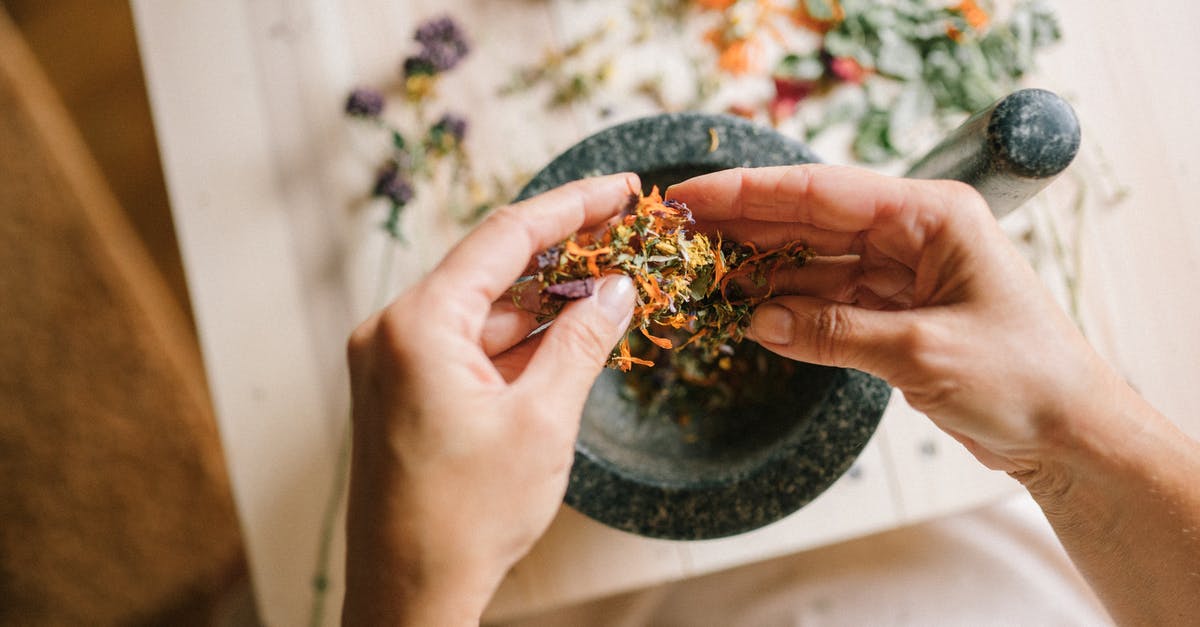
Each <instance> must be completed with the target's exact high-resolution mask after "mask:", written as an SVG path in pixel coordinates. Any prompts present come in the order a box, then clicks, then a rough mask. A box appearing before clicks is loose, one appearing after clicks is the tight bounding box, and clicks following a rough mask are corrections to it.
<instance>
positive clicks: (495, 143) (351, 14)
mask: <svg viewBox="0 0 1200 627" xmlns="http://www.w3.org/2000/svg"><path fill="white" fill-rule="evenodd" d="M605 6H606V5H605V3H596V2H591V3H580V2H575V1H573V0H553V1H547V2H544V3H541V2H487V1H483V0H477V1H472V0H454V1H452V2H450V1H447V2H435V1H433V0H413V1H409V2H403V1H398V0H391V1H383V0H362V1H358V2H350V1H347V2H320V1H318V0H305V1H285V0H260V1H257V2H247V1H238V0H176V1H174V2H156V1H154V0H133V7H134V10H135V15H136V19H137V24H138V34H139V39H140V43H141V52H142V57H143V62H144V64H145V67H146V73H147V79H148V85H149V90H150V96H151V102H152V105H153V109H154V114H155V124H156V127H157V132H158V137H159V142H160V147H161V151H162V157H163V163H164V168H165V170H166V177H167V182H168V185H169V188H170V197H171V204H172V207H173V211H174V217H175V223H176V227H177V229H178V231H179V233H178V236H179V241H180V245H181V248H182V254H183V258H184V262H185V265H186V268H187V274H188V280H189V285H190V289H191V295H192V302H193V303H194V306H195V314H196V320H197V324H198V325H199V330H200V339H201V344H202V348H203V352H204V356H205V361H206V365H207V373H208V378H209V385H210V389H211V391H212V394H213V397H214V402H215V406H216V409H217V415H218V419H219V421H220V427H221V432H222V438H223V442H224V446H225V453H226V456H227V459H228V463H229V470H230V474H231V477H232V480H233V485H234V492H235V497H236V500H237V505H238V508H239V511H240V514H241V520H242V525H243V529H244V532H245V539H246V544H247V548H248V551H249V562H250V570H251V575H252V579H253V582H254V585H255V588H256V594H257V599H258V603H259V611H260V615H261V616H262V617H263V619H264V620H265V621H266V622H267V623H268V624H270V625H297V624H303V623H304V622H306V621H307V620H308V614H309V612H310V608H311V604H312V599H313V592H312V585H311V579H312V576H313V573H314V572H315V569H316V564H317V547H318V536H319V533H320V526H321V520H322V514H323V508H324V506H325V502H326V500H327V499H328V495H329V493H330V491H331V489H332V485H331V477H332V476H333V473H334V468H335V465H336V457H337V452H338V448H339V443H340V442H341V439H342V438H343V437H344V429H345V423H346V418H347V411H348V400H347V393H346V387H347V385H346V384H347V381H346V373H345V369H344V366H343V346H344V340H345V337H346V336H347V334H348V332H349V330H350V329H351V328H352V327H353V325H354V323H355V322H356V321H357V320H359V319H360V318H362V317H364V316H365V315H366V313H367V312H368V311H370V310H371V308H373V307H374V306H375V305H376V303H374V302H372V301H373V300H374V298H373V296H372V294H373V293H374V292H375V291H376V285H375V284H376V282H377V281H378V275H379V272H380V270H379V265H380V260H381V259H388V260H389V262H390V263H391V264H392V265H393V267H394V269H395V272H394V273H392V275H391V276H394V277H395V281H394V282H393V284H389V285H387V286H386V287H387V290H386V291H387V292H388V293H394V292H395V291H396V290H398V289H401V288H402V287H403V286H404V285H406V284H408V283H410V282H412V281H413V280H414V279H415V278H417V277H418V276H420V274H421V272H423V271H424V270H425V269H427V268H428V267H429V266H430V265H431V264H432V263H433V262H434V261H436V259H437V258H438V257H439V256H440V255H441V254H442V252H443V251H444V250H445V249H446V248H447V247H448V246H449V244H450V243H452V241H453V240H454V238H455V237H456V236H457V235H458V233H459V231H458V228H457V227H456V225H455V224H454V223H453V221H452V220H450V219H449V218H446V217H445V216H444V214H443V213H440V212H438V211H437V210H436V206H434V204H435V203H433V202H429V201H427V202H424V203H421V202H418V203H417V204H416V206H414V207H412V208H411V211H410V213H411V214H412V215H409V216H408V217H407V218H406V220H407V222H406V228H407V230H408V232H409V233H410V234H412V240H413V244H412V245H411V246H410V247H408V248H406V249H401V250H399V251H398V252H395V254H394V255H389V253H388V251H387V250H386V249H385V246H386V244H385V240H384V238H383V237H382V236H381V235H380V234H379V232H378V228H377V223H378V221H379V219H380V216H379V214H377V213H376V214H369V213H368V212H363V211H355V210H353V209H352V206H353V205H354V204H355V203H356V202H357V199H359V198H361V196H362V190H364V189H366V188H367V186H368V185H369V184H370V178H371V176H372V166H373V165H374V164H375V163H376V157H377V156H378V151H377V150H376V146H375V143H373V142H370V141H368V140H366V139H365V138H364V137H363V136H362V135H360V134H358V133H357V131H355V130H354V129H353V125H351V124H348V123H347V121H346V120H345V119H344V118H343V117H342V116H341V106H342V103H343V101H344V97H345V95H346V93H347V92H348V90H349V89H350V88H351V87H353V86H355V85H358V84H379V83H383V82H386V81H387V80H389V79H390V77H392V76H393V73H394V71H395V67H396V64H397V62H398V60H399V58H400V56H401V55H402V54H404V52H405V50H406V48H405V47H406V46H407V45H408V44H409V38H410V33H411V32H412V29H413V28H414V26H415V24H416V23H417V22H418V21H419V20H421V19H424V18H427V17H430V16H433V15H438V14H441V13H444V12H449V13H451V14H452V15H454V16H455V17H456V18H458V19H459V20H460V21H461V22H462V23H463V24H464V26H465V27H466V29H467V31H468V32H469V33H471V34H472V36H473V37H472V39H473V41H474V44H475V52H474V53H473V55H472V56H471V57H470V59H469V60H468V62H467V63H466V64H465V65H464V66H463V67H462V68H461V69H459V70H455V72H454V73H453V75H452V78H451V79H450V80H449V81H448V84H447V85H446V86H445V88H446V89H447V90H448V93H450V94H452V95H453V96H454V97H455V99H456V101H457V102H458V103H459V104H460V107H459V108H469V109H470V110H471V114H472V118H473V122H474V124H473V128H472V135H471V138H470V140H469V141H470V142H471V145H472V149H473V152H474V153H475V154H476V155H479V157H477V159H481V160H482V161H483V163H481V164H480V165H481V167H482V168H483V169H485V170H486V169H487V168H496V169H498V170H503V169H504V168H511V164H514V163H515V164H523V166H524V167H529V168H533V169H536V168H537V167H539V166H540V165H541V164H543V163H545V162H546V161H547V160H548V159H549V158H550V157H552V156H553V155H554V154H556V153H557V152H558V151H561V150H562V149H564V148H566V147H567V146H569V145H570V144H572V143H574V142H575V141H577V140H578V139H580V138H582V137H584V136H585V135H587V134H589V133H590V132H593V131H595V130H598V129H599V128H601V127H602V126H604V125H607V124H611V123H614V122H616V121H620V120H621V119H624V118H628V117H632V116H634V115H637V114H640V113H646V112H648V111H644V110H642V111H639V110H632V109H631V110H628V111H621V112H619V113H618V116H617V117H616V118H614V119H610V120H604V121H602V120H599V119H596V118H595V117H594V116H589V115H587V114H586V112H582V111H575V112H567V113H565V114H562V115H546V114H545V113H544V112H543V111H542V108H541V104H540V103H541V100H540V98H538V97H516V98H509V99H506V100H505V102H504V104H503V105H502V106H500V105H497V104H496V103H495V100H496V99H495V91H496V88H497V87H498V86H499V84H500V83H501V82H503V81H504V80H506V79H507V78H508V75H509V74H508V73H509V70H508V69H507V68H510V67H512V66H515V65H517V64H522V63H529V62H532V61H534V60H536V59H537V58H538V57H539V56H540V55H541V53H542V51H543V50H544V49H545V48H546V47H548V46H551V45H555V44H557V43H558V42H559V41H563V40H568V39H570V38H571V36H572V34H573V33H577V32H581V31H583V30H586V29H587V28H590V27H591V25H592V24H594V23H595V22H594V19H593V17H594V14H595V12H596V11H600V10H602V9H603V8H604V7H605ZM1056 6H1057V8H1058V10H1059V13H1060V15H1061V17H1062V20H1063V23H1064V27H1065V33H1066V42H1065V43H1064V44H1062V45H1060V46H1059V47H1058V48H1057V49H1055V50H1054V51H1052V52H1051V53H1049V54H1048V55H1047V56H1046V62H1045V63H1044V64H1043V69H1044V72H1043V75H1042V77H1041V79H1040V80H1038V81H1036V84H1038V85H1040V86H1045V87H1048V88H1050V89H1053V90H1056V91H1058V92H1060V93H1062V94H1063V95H1065V96H1066V97H1068V98H1069V99H1070V100H1072V102H1073V103H1074V104H1075V105H1076V107H1077V111H1078V113H1079V115H1080V118H1081V120H1082V124H1083V128H1084V136H1085V140H1084V141H1085V148H1084V158H1083V159H1082V160H1081V165H1080V167H1081V168H1082V169H1083V170H1084V174H1085V175H1087V178H1088V179H1089V180H1092V181H1100V184H1098V185H1097V184H1093V185H1092V186H1091V187H1089V193H1090V194H1091V198H1092V199H1093V200H1095V199H1098V198H1101V197H1103V196H1106V195H1110V194H1111V193H1112V192H1113V189H1111V187H1112V186H1111V185H1110V184H1109V183H1108V181H1113V180H1115V181H1117V182H1118V183H1120V184H1123V185H1127V186H1128V187H1129V188H1130V189H1131V190H1132V194H1131V196H1130V197H1129V198H1128V199H1127V200H1126V201H1125V202H1124V203H1122V204H1120V205H1118V206H1117V207H1115V208H1102V209H1095V210H1093V211H1091V213H1090V214H1089V215H1088V218H1087V220H1086V221H1085V223H1084V228H1085V231H1086V233H1085V234H1086V241H1087V246H1086V247H1085V249H1084V259H1085V263H1086V266H1085V268H1086V273H1085V275H1084V295H1085V299H1084V305H1085V308H1084V314H1085V318H1084V320H1085V327H1086V328H1087V331H1088V332H1089V333H1090V334H1091V335H1092V337H1093V339H1094V341H1096V343H1097V344H1098V345H1099V346H1100V347H1101V350H1102V351H1104V352H1105V353H1106V354H1107V355H1108V356H1109V357H1110V358H1111V359H1113V361H1114V362H1115V363H1116V364H1117V366H1118V367H1119V368H1120V370H1121V371H1122V372H1123V373H1125V374H1126V375H1127V376H1129V377H1130V379H1131V380H1132V381H1133V382H1134V384H1135V385H1136V386H1138V387H1139V389H1141V390H1142V391H1143V392H1144V393H1145V394H1146V395H1147V396H1148V397H1149V398H1150V399H1151V400H1152V401H1153V402H1154V403H1155V404H1157V405H1158V406H1159V407H1160V408H1161V409H1163V410H1164V411H1165V412H1166V413H1168V415H1171V416H1173V417H1174V418H1175V419H1177V420H1178V421H1180V422H1181V424H1183V425H1184V426H1185V428H1186V429H1187V430H1188V431H1189V432H1190V433H1192V434H1193V435H1200V414H1198V413H1197V409H1198V408H1200V386H1195V385H1194V384H1193V383H1192V381H1193V380H1194V378H1195V373H1196V372H1197V369H1198V368H1197V367H1198V366H1200V324H1197V320H1198V319H1200V317H1198V315H1197V309H1198V307H1197V304H1198V303H1200V299H1198V297H1197V295H1196V292H1197V290H1196V286H1197V284H1198V281H1197V279H1196V277H1197V276H1198V275H1200V252H1198V251H1200V213H1198V212H1197V208H1198V207H1200V192H1197V187H1196V186H1195V185H1194V182H1195V180H1196V179H1197V178H1198V177H1200V161H1198V160H1197V159H1196V157H1195V156H1194V154H1195V150H1196V146H1198V145H1200V122H1197V118H1196V114H1195V107H1196V105H1197V103H1200V81H1197V80H1196V79H1197V78H1200V72H1198V71H1197V70H1196V68H1195V66H1194V65H1191V62H1190V61H1189V59H1194V58H1197V57H1198V56H1200V55H1198V54H1197V52H1200V50H1198V49H1197V48H1198V46H1197V44H1196V43H1195V41H1194V40H1193V37H1194V35H1195V32H1194V25H1195V24H1196V23H1197V21H1198V18H1200V9H1198V8H1197V6H1196V5H1194V4H1191V3H1188V2H1184V1H1183V0H1171V1H1169V2H1168V1H1164V2H1160V3H1156V5H1155V8H1156V9H1158V11H1157V12H1156V13H1155V15H1153V16H1151V15H1147V14H1146V13H1147V12H1146V11H1145V10H1144V9H1143V8H1139V5H1137V4H1136V3H1134V4H1131V3H1093V2H1087V1H1086V0H1070V1H1064V2H1060V3H1058V4H1057V5H1056ZM581 7H583V8H581ZM588 7H591V8H590V9H589V8H588ZM598 7H599V8H598ZM589 11H591V13H589ZM1189 29H1191V30H1189ZM498 68H499V70H498ZM1099 149H1102V150H1099ZM827 157H829V155H828V154H827ZM833 160H836V159H833ZM1106 168H1110V169H1111V171H1112V172H1113V173H1114V175H1112V176H1110V175H1107V174H1104V172H1103V170H1105V169H1106ZM1060 197H1061V194H1060ZM1051 198H1052V202H1057V200H1054V198H1055V197H1054V196H1053V189H1052V190H1051ZM1092 204H1093V205H1096V206H1099V203H1092ZM1012 490H1014V484H1013V483H1011V482H1010V481H1009V480H1008V479H1007V477H1004V476H1003V475H998V474H995V473H990V472H988V471H986V470H983V469H982V468H981V467H980V466H979V465H978V464H976V463H975V462H974V460H973V459H971V458H970V457H969V456H968V455H967V454H966V453H965V452H963V451H962V449H961V447H959V446H958V445H957V444H956V443H954V442H953V441H952V440H950V439H949V438H948V437H946V436H944V435H943V434H941V433H940V432H939V431H937V430H936V429H935V428H933V427H932V426H931V425H930V424H929V423H928V421H927V420H925V419H924V417H922V416H920V415H919V414H917V413H915V412H914V411H912V410H911V409H909V408H908V407H907V406H906V405H905V404H904V403H903V401H902V399H900V398H896V399H893V403H892V406H891V407H890V408H889V410H888V412H887V414H886V415H885V417H884V420H883V422H882V424H881V425H880V428H879V431H878V433H877V435H876V436H875V438H874V439H873V440H872V442H871V443H870V444H869V445H868V447H867V449H866V450H865V451H864V453H863V454H862V456H861V457H860V459H859V460H858V462H857V464H856V467H855V468H854V469H853V470H852V472H851V473H849V474H848V475H847V476H846V477H843V478H842V479H841V480H840V481H839V482H838V483H837V484H835V485H834V487H833V488H831V489H830V490H829V491H828V492H827V493H825V494H824V495H822V496H821V497H820V498H818V499H817V500H816V501H815V502H814V503H812V504H811V505H810V506H808V507H806V508H804V509H802V510H801V511H800V512H798V513H796V514H795V515H793V516H791V517H789V518H787V519H785V520H784V521H781V522H779V523H776V524H774V525H771V526H769V527H767V528H765V529H762V530H759V531H756V532H753V533H749V534H745V535H742V536H737V537H734V538H729V539H722V540H715V541H707V542H692V543H682V542H670V541H659V540H649V539H645V538H640V537H636V536H632V535H628V534H624V533H621V532H618V531H615V530H612V529H609V528H607V527H604V526H602V525H600V524H598V523H595V522H593V521H591V520H589V519H587V518H585V517H583V516H582V515H580V514H577V513H575V512H573V511H571V510H569V509H565V508H564V509H563V510H562V512H561V513H560V515H559V517H558V519H557V520H556V521H555V523H554V525H553V526H552V527H551V529H550V531H549V533H548V534H547V535H546V537H545V538H544V539H543V540H542V541H541V542H540V543H539V544H538V546H537V547H536V548H535V549H534V551H533V552H532V554H531V555H530V556H529V557H528V558H526V559H525V560H524V561H523V562H521V563H520V564H519V565H518V566H517V567H516V568H515V569H514V570H513V572H512V573H511V575H510V577H509V578H508V579H507V580H506V581H505V583H504V585H503V586H502V588H501V590H500V592H499V594H498V595H497V598H496V599H495V602H494V603H493V606H492V608H491V609H490V610H489V615H490V616H493V617H503V616H516V615H518V614H521V613H525V612H530V611H534V610H537V609H541V608H549V607H553V606H556V605H561V604H564V603H568V602H572V601H578V600H583V599H587V598H592V597H597V596H600V595H605V594H610V593H614V592H618V591H621V590H625V589H630V588H633V587H637V586H643V585H647V584H651V583H655V582H661V581H665V580H669V579H675V578H681V577H686V576H689V575H694V574H698V573H703V572H709V571H713V570H716V569H720V568H724V567H728V566H732V565H735V564H740V563H745V562H749V561H753V560H759V559H764V558H767V557H771V556H776V555H780V554H784V553H788V552H793V551H797V550H801V549H804V548H807V547H813V546H817V545H820V544H824V543H829V542H832V541H836V540H840V539H844V538H848V537H852V536H857V535H862V534H866V533H870V532H873V531H878V530H882V529H886V528H890V527H894V526H897V525H901V524H907V523H912V522H915V521H920V520H923V519H927V518H929V517H932V516H937V515H942V514H946V513H950V512H954V511H959V510H962V509H965V508H969V507H972V506H975V505H978V504H982V503H985V502H988V501H991V500H994V499H995V498H997V497H998V496H999V495H1002V494H1006V493H1009V492H1011V491H1012ZM337 524H338V526H339V529H340V525H341V520H340V519H339V520H338V521H337ZM333 549H334V550H333V556H332V560H333V563H334V566H335V568H334V572H333V574H334V576H333V578H332V581H331V589H330V591H329V599H330V600H329V603H328V604H327V605H326V608H325V616H324V618H325V621H324V622H325V623H328V624H332V623H333V622H334V617H335V616H336V615H337V610H338V607H339V605H340V598H341V588H340V586H341V583H340V574H339V573H340V570H341V560H342V550H343V545H342V539H341V538H340V536H339V537H338V538H337V539H336V541H335V544H334V547H333Z"/></svg>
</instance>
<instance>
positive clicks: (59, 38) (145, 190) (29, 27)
mask: <svg viewBox="0 0 1200 627" xmlns="http://www.w3.org/2000/svg"><path fill="white" fill-rule="evenodd" d="M0 4H2V5H3V6H4V7H5V8H7V9H8V12H9V15H10V16H11V17H12V21H13V23H14V24H16V26H17V28H18V29H19V30H20V31H21V32H22V35H23V38H24V39H25V43H26V45H28V47H29V48H30V50H32V51H33V54H34V56H35V57H37V60H38V62H39V64H40V65H41V67H42V70H43V71H44V72H45V74H46V76H47V77H48V78H49V79H50V83H51V84H53V86H54V88H55V90H56V91H57V92H58V95H59V97H60V98H61V99H62V103H63V104H64V105H65V106H66V109H67V112H68V113H69V114H70V116H71V119H72V120H74V122H75V126H76V128H78V129H79V133H80V135H82V136H83V140H84V142H86V143H87V145H88V148H89V149H90V150H91V153H92V155H93V156H94V157H95V160H96V163H97V164H98V165H99V169H100V171H101V173H102V174H103V175H104V177H105V179H106V180H107V181H108V185H109V187H111V188H112V191H113V193H114V194H115V195H116V197H117V201H118V202H119V203H120V204H121V209H123V210H124V212H125V214H126V216H128V219H129V221H130V223H131V224H132V225H133V228H134V230H135V231H136V232H137V234H138V235H139V236H140V237H141V239H142V241H143V242H144V243H145V246H146V249H147V250H148V251H149V252H150V256H151V258H152V259H153V261H154V264H155V266H157V267H158V269H159V272H161V273H162V275H163V277H164V278H165V279H166V281H167V285H168V286H169V287H170V288H171V294H172V295H173V296H174V297H175V299H176V300H178V301H179V304H180V309H181V310H182V311H183V312H184V315H185V316H187V317H188V320H189V323H190V321H191V315H192V312H191V306H190V303H189V299H188V293H187V284H186V282H185V280H184V276H183V264H182V263H181V262H180V260H179V248H178V245H177V243H176V238H175V228H174V224H173V222H172V220H171V208H170V207H169V206H168V205H167V189H166V185H165V184H164V183H163V176H162V164H161V163H160V162H159V158H158V146H157V145H156V143H155V138H154V125H153V124H151V122H150V103H149V102H148V101H147V99H146V82H145V80H144V78H143V77H142V65H141V58H140V56H139V55H138V49H137V38H136V37H135V35H134V31H133V16H132V15H131V14H130V9H129V4H128V3H127V2H123V1H116V2H114V1H113V0H55V1H54V2H46V1H45V0H3V1H2V2H0Z"/></svg>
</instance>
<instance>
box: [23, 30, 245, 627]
mask: <svg viewBox="0 0 1200 627" xmlns="http://www.w3.org/2000/svg"><path fill="white" fill-rule="evenodd" d="M64 37H65V36H64ZM0 216H3V220H0V295H3V296H2V297H0V298H2V300H0V477H2V478H3V479H2V480H0V521H2V523H0V624H5V625H9V624H12V625H17V624H20V625H36V624H56V625H61V624H148V623H164V622H170V623H174V624H180V623H183V624H189V623H193V622H197V623H198V622H201V620H202V619H200V618H198V617H199V616H203V615H204V614H205V612H204V611H203V608H204V607H205V605H206V603H211V601H212V599H213V598H214V597H215V596H216V595H218V594H220V593H221V592H222V591H223V588H224V587H225V586H226V585H227V584H228V582H229V581H230V580H231V578H232V577H234V576H236V575H237V574H238V570H239V569H240V568H241V566H240V565H241V553H240V552H241V544H240V539H239V532H238V526H237V520H236V518H235V515H234V510H233V504H232V501H231V499H230V494H229V484H228V479H227V477H226V473H225V468H224V460H223V458H222V455H221V450H220V445H219V441H218V438H217V433H216V430H215V426H214V423H213V417H212V409H211V406H210V403H209V400H208V397H207V392H206V390H205V387H204V379H203V371H202V368H201V365H200V360H199V356H198V354H197V351H196V348H195V342H194V339H193V338H192V336H191V332H190V329H189V325H188V319H187V317H186V316H185V314H184V312H183V311H182V310H181V308H180V307H179V306H178V302H177V300H176V299H175V298H174V297H173V296H172V293H171V291H170V289H169V288H168V284H167V282H166V281H165V280H164V278H163V276H162V274H160V273H159V271H158V270H157V269H156V267H155V265H154V263H153V262H152V258H151V257H150V256H149V255H148V254H147V251H146V249H145V247H144V246H143V245H142V243H141V241H140V240H139V239H138V237H137V235H136V233H135V231H134V230H133V229H132V228H131V227H130V225H129V223H128V222H127V220H126V218H125V215H124V213H123V211H122V209H121V207H120V204H119V203H118V201H117V199H116V198H115V197H114V195H113V193H112V191H111V190H110V189H109V187H108V185H107V183H106V182H105V180H104V177H103V176H102V174H101V172H100V171H99V169H98V168H97V165H96V163H95V161H94V160H93V159H92V157H91V156H90V154H89V153H88V151H87V149H86V147H85V146H84V143H83V141H82V139H81V137H80V136H79V133H78V132H77V130H76V129H75V127H74V126H73V125H72V124H71V122H70V118H69V116H68V114H67V111H66V110H65V109H64V108H63V106H62V104H61V102H60V101H59V99H58V96H57V95H56V94H55V93H54V91H53V90H52V89H51V87H50V85H49V83H48V82H47V79H46V77H45V76H44V75H43V73H42V71H41V69H40V68H39V67H38V64H37V62H36V61H35V59H34V57H33V55H32V54H31V52H30V50H29V49H28V48H27V47H26V45H25V44H24V42H23V40H22V38H21V36H20V34H19V33H18V31H17V30H16V29H15V27H14V26H13V24H12V23H11V22H10V21H9V19H8V16H7V14H5V13H4V11H3V10H0ZM197 608H199V609H197Z"/></svg>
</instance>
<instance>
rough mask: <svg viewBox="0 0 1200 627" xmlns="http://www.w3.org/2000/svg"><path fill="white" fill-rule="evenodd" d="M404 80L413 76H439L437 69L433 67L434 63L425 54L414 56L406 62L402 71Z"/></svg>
mask: <svg viewBox="0 0 1200 627" xmlns="http://www.w3.org/2000/svg"><path fill="white" fill-rule="evenodd" d="M402 72H403V74H404V78H411V77H413V76H432V75H434V74H437V68H436V67H434V66H433V62H432V61H430V60H429V58H428V57H426V56H425V54H424V53H422V54H417V55H413V56H411V57H408V58H407V59H405V60H404V66H403V70H402Z"/></svg>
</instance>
